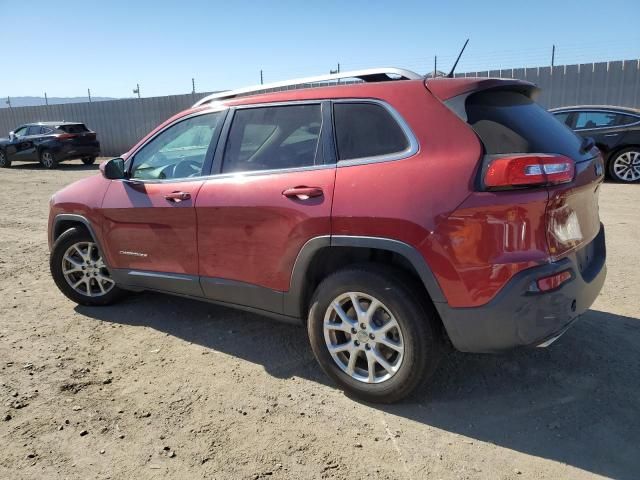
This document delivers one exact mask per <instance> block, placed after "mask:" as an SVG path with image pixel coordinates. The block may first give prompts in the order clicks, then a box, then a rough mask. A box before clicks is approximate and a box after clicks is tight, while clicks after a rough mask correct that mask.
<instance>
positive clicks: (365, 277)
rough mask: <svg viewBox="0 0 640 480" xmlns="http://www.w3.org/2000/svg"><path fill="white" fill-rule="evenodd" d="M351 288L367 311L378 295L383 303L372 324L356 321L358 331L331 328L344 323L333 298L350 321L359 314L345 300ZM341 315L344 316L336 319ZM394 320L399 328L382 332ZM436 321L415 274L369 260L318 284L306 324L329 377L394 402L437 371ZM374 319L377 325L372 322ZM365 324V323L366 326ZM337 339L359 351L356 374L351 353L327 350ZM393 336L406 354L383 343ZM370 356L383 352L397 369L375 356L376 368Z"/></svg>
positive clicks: (363, 394) (369, 397) (358, 393)
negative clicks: (381, 265)
mask: <svg viewBox="0 0 640 480" xmlns="http://www.w3.org/2000/svg"><path fill="white" fill-rule="evenodd" d="M351 292H355V293H356V299H357V302H358V303H359V304H360V308H361V309H364V308H365V307H366V309H367V311H368V309H369V307H370V306H371V303H372V302H373V301H374V300H377V301H379V302H381V304H382V305H381V306H380V307H378V308H377V309H376V311H375V313H376V314H375V315H374V317H373V321H372V322H371V323H368V324H366V323H365V322H366V320H365V321H362V320H359V322H361V323H358V322H356V326H357V329H358V332H357V334H354V333H353V332H354V330H351V333H347V332H346V331H343V330H333V329H337V328H341V326H344V324H345V321H344V320H343V319H342V316H341V315H339V314H338V313H337V311H335V310H334V307H333V306H332V305H334V302H336V301H337V302H338V303H340V302H345V303H342V304H341V306H342V307H343V310H342V311H343V312H345V313H346V314H347V317H349V319H350V320H353V319H354V318H355V317H356V314H355V312H354V308H353V305H354V302H353V300H351V299H350V298H346V299H345V296H346V297H348V296H349V294H350V293H351ZM367 296H368V297H369V298H366V297H367ZM421 299H423V300H421ZM367 302H369V303H367ZM345 309H346V310H345ZM338 318H341V320H340V321H339V322H335V320H337V319H338ZM361 318H364V317H361ZM394 319H395V322H396V324H397V326H398V327H397V328H391V329H390V330H388V331H387V333H383V334H381V333H379V332H380V331H382V330H383V329H384V328H386V327H387V325H391V324H392V320H394ZM325 322H326V323H327V324H331V325H332V327H331V329H325ZM437 322H438V318H437V314H436V312H435V310H434V309H433V306H432V305H431V304H430V302H429V301H428V299H427V298H426V293H425V292H424V290H423V289H421V288H420V287H418V286H417V285H416V282H414V280H413V279H412V278H411V277H409V276H408V275H405V274H404V273H403V272H401V271H397V270H395V269H392V268H387V267H378V266H375V265H370V266H369V265H365V266H357V267H349V268H346V269H344V270H340V271H338V272H336V273H334V274H332V275H330V276H328V277H327V278H325V279H324V280H323V281H322V282H321V283H320V285H319V286H318V288H317V289H316V291H315V293H314V295H313V298H312V300H311V308H310V310H309V319H308V325H307V327H308V334H309V340H310V342H311V348H312V350H313V353H314V355H315V357H316V359H317V360H318V363H320V366H321V367H322V369H323V370H324V371H325V373H326V374H327V375H329V377H331V378H332V379H333V380H334V381H335V382H336V383H338V384H339V385H340V386H341V387H342V388H343V389H344V390H345V391H346V392H348V393H350V394H351V395H353V396H355V397H357V398H360V399H362V400H365V401H368V402H379V403H393V402H397V401H399V400H401V399H403V398H405V397H407V396H408V395H410V394H411V393H413V392H414V391H415V390H416V389H417V388H418V387H420V386H421V385H423V384H425V383H426V381H427V380H428V379H429V378H430V377H431V376H432V375H433V373H434V372H435V369H436V367H437V365H438V362H439V360H440V358H441V357H442V354H443V348H442V346H443V345H442V339H441V335H440V334H439V329H438V327H437V325H438V323H437ZM376 323H378V325H374V324H376ZM362 324H365V326H366V327H367V328H366V329H362V328H361V325H362ZM380 324H381V325H380ZM378 328H379V329H380V330H378ZM346 330H349V328H347V329H346ZM367 332H370V333H369V334H367ZM374 334H375V335H374ZM368 335H369V339H367V336H368ZM371 335H373V337H372V336H371ZM392 337H393V338H392ZM372 338H375V340H371V339H372ZM334 340H335V344H337V345H338V349H340V348H345V346H346V345H349V348H353V352H356V351H357V352H358V353H357V355H356V357H355V359H354V361H353V362H354V364H355V367H353V368H351V372H353V373H348V371H349V370H348V369H349V365H350V364H351V358H352V355H353V353H351V352H349V351H343V352H341V353H337V354H336V353H335V352H334V353H333V354H332V353H330V352H329V346H328V344H332V345H333V344H334ZM390 340H391V341H392V342H393V344H394V345H396V348H398V346H401V348H402V353H400V352H399V351H396V350H394V349H391V348H388V347H387V346H386V345H384V344H382V342H383V341H384V342H389V341H390ZM365 341H366V343H365ZM363 343H364V348H363ZM356 344H357V346H356ZM347 353H349V356H348V357H347ZM334 355H336V359H334ZM370 355H371V356H374V357H377V358H380V355H382V356H383V357H384V360H385V361H386V363H387V366H392V367H394V368H393V370H394V373H390V370H387V369H385V368H384V367H382V364H376V362H375V360H374V362H373V369H372V368H371V361H370ZM339 362H340V364H339ZM345 367H346V369H345ZM365 368H366V370H365ZM372 370H373V372H374V374H373V381H372V380H371V378H372V374H371V371H372ZM385 376H386V377H387V378H385Z"/></svg>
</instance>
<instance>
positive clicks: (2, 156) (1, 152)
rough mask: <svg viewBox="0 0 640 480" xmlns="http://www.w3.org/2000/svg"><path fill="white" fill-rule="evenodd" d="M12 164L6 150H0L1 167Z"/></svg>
mask: <svg viewBox="0 0 640 480" xmlns="http://www.w3.org/2000/svg"><path fill="white" fill-rule="evenodd" d="M10 166H11V160H9V157H7V154H6V153H5V152H4V150H0V168H9V167H10Z"/></svg>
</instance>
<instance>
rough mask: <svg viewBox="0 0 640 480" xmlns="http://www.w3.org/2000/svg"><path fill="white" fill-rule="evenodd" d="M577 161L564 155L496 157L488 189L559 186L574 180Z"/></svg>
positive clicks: (488, 176) (489, 172) (489, 171)
mask: <svg viewBox="0 0 640 480" xmlns="http://www.w3.org/2000/svg"><path fill="white" fill-rule="evenodd" d="M575 170H576V168H575V162H574V161H573V160H572V159H570V158H568V157H565V156H564V155H544V154H536V155H509V156H501V157H497V158H494V160H493V161H492V162H491V163H490V164H489V166H488V167H487V170H486V172H485V174H484V185H485V186H486V187H487V188H509V187H526V186H543V185H557V184H559V183H567V182H570V181H572V180H573V177H574V175H575Z"/></svg>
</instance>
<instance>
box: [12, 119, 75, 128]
mask: <svg viewBox="0 0 640 480" xmlns="http://www.w3.org/2000/svg"><path fill="white" fill-rule="evenodd" d="M35 125H39V126H45V127H59V126H60V125H82V122H67V121H64V120H63V121H62V122H31V123H25V124H23V125H21V126H22V127H30V126H35Z"/></svg>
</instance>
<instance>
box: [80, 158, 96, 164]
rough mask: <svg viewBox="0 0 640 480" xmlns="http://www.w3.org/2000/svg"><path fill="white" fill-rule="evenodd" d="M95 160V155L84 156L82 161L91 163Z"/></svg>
mask: <svg viewBox="0 0 640 480" xmlns="http://www.w3.org/2000/svg"><path fill="white" fill-rule="evenodd" d="M95 162H96V157H84V158H82V163H84V164H85V165H93V164H94V163H95Z"/></svg>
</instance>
